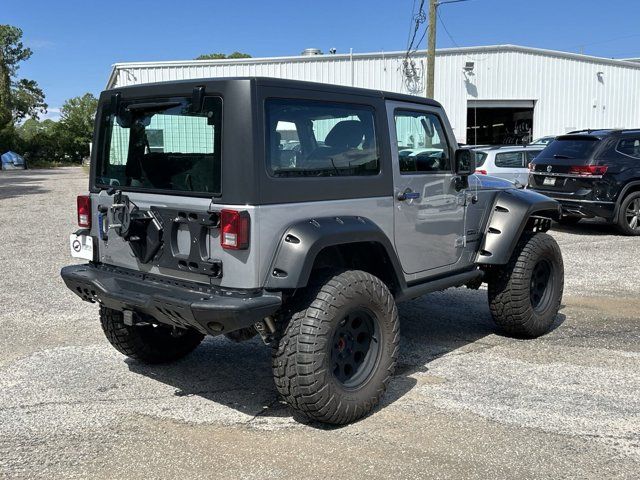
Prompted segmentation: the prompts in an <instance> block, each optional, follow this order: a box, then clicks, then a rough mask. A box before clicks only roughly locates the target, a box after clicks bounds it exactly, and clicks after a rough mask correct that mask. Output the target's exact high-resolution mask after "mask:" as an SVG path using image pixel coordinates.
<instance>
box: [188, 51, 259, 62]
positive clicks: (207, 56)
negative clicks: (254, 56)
mask: <svg viewBox="0 0 640 480" xmlns="http://www.w3.org/2000/svg"><path fill="white" fill-rule="evenodd" d="M226 58H251V55H249V54H248V53H242V52H233V53H230V54H229V55H227V54H226V53H206V54H204V55H200V56H199V57H197V58H196V60H224V59H226Z"/></svg>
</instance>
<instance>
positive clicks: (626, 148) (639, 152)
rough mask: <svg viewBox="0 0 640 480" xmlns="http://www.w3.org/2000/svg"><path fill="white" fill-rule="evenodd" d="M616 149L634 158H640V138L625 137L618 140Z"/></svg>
mask: <svg viewBox="0 0 640 480" xmlns="http://www.w3.org/2000/svg"><path fill="white" fill-rule="evenodd" d="M616 150H617V151H618V152H620V153H622V154H624V155H628V156H630V157H633V158H640V138H623V139H622V140H620V141H619V142H618V145H617V146H616Z"/></svg>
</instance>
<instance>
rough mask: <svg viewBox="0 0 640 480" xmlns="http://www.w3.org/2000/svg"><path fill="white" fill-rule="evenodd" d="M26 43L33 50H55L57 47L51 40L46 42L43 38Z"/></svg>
mask: <svg viewBox="0 0 640 480" xmlns="http://www.w3.org/2000/svg"><path fill="white" fill-rule="evenodd" d="M25 43H26V44H27V45H28V46H29V47H30V48H32V49H33V50H45V49H47V48H53V47H55V45H56V44H55V43H54V42H52V41H51V40H45V39H41V38H34V39H32V40H27V41H25Z"/></svg>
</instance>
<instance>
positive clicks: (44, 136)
mask: <svg viewBox="0 0 640 480" xmlns="http://www.w3.org/2000/svg"><path fill="white" fill-rule="evenodd" d="M59 128H60V127H59V126H58V124H57V123H56V122H54V121H53V120H49V119H47V120H44V121H42V122H40V121H38V120H36V119H35V118H28V119H27V120H26V121H25V122H24V123H22V125H20V126H19V127H18V128H17V129H16V133H17V135H16V137H17V140H16V143H17V146H16V147H15V148H14V149H15V150H17V151H19V152H20V153H21V154H22V155H23V156H24V157H25V158H26V159H27V163H31V164H33V163H38V162H60V161H63V160H64V157H65V155H64V152H63V151H62V148H61V147H60V142H59V137H58V131H59Z"/></svg>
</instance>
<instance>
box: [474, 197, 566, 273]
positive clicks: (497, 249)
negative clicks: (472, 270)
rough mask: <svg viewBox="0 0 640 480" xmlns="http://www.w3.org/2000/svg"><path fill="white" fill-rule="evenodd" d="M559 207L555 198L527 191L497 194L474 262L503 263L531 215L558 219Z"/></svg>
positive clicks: (485, 263)
mask: <svg viewBox="0 0 640 480" xmlns="http://www.w3.org/2000/svg"><path fill="white" fill-rule="evenodd" d="M561 208H562V207H561V206H560V203H558V202H557V201H556V200H554V199H552V198H549V197H547V196H545V195H542V194H540V193H537V192H533V191H531V190H516V189H513V190H504V191H502V192H500V193H498V194H497V195H496V197H495V199H494V202H493V209H492V211H491V216H490V217H489V221H488V222H487V225H486V227H485V231H484V235H483V240H482V243H481V245H480V249H479V250H478V254H477V258H476V263H477V264H479V265H504V264H506V263H507V262H508V261H509V259H510V258H511V254H512V253H513V250H514V249H515V247H516V244H517V243H518V240H519V239H520V237H521V236H522V233H523V232H524V230H525V228H527V225H530V222H529V220H530V218H531V217H532V216H535V217H543V218H549V219H554V220H558V219H559V218H560V215H561V211H562V210H561ZM547 228H548V227H547ZM540 230H541V229H540Z"/></svg>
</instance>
